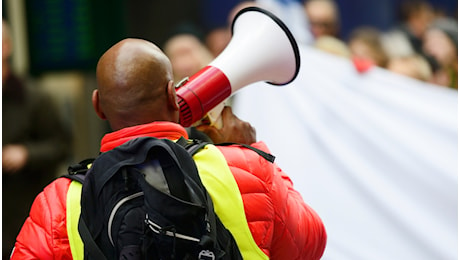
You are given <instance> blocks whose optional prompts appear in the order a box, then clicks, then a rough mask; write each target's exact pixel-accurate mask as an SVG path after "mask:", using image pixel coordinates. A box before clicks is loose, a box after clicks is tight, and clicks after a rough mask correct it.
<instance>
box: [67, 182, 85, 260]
mask: <svg viewBox="0 0 460 260" xmlns="http://www.w3.org/2000/svg"><path fill="white" fill-rule="evenodd" d="M81 188H82V184H81V183H79V182H78V181H72V182H71V183H70V186H69V190H68V191H67V201H66V208H67V212H66V214H67V216H66V220H67V235H68V237H69V245H70V251H71V252H72V259H83V254H84V252H83V241H82V240H81V237H80V234H79V233H78V219H79V218H80V197H81Z"/></svg>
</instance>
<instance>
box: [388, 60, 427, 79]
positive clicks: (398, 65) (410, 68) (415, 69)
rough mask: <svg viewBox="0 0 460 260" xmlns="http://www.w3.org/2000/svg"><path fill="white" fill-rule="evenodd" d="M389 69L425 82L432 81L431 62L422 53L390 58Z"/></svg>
mask: <svg viewBox="0 0 460 260" xmlns="http://www.w3.org/2000/svg"><path fill="white" fill-rule="evenodd" d="M387 69H388V70H389V71H392V72H394V73H398V74H401V75H405V76H408V77H411V78H414V79H417V80H420V81H424V82H430V81H431V79H432V77H433V74H432V72H431V67H430V64H429V63H428V61H427V60H426V59H425V58H424V57H423V56H422V55H420V54H412V55H408V56H399V57H393V58H390V59H389V61H388V64H387Z"/></svg>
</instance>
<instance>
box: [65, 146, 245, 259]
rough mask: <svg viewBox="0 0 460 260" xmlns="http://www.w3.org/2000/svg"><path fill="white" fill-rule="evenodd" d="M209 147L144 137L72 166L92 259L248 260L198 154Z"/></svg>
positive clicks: (81, 229)
mask: <svg viewBox="0 0 460 260" xmlns="http://www.w3.org/2000/svg"><path fill="white" fill-rule="evenodd" d="M204 145H206V143H205V142H200V141H196V140H195V141H193V142H190V141H188V140H185V139H183V138H181V139H179V141H178V142H177V143H175V142H173V141H170V140H167V139H157V138H153V137H141V138H136V139H133V140H131V141H128V142H127V143H125V144H123V145H121V146H119V147H116V148H115V149H113V150H110V151H107V152H105V153H102V154H100V155H99V156H98V157H97V158H96V159H94V161H93V160H85V161H82V162H80V163H79V164H76V165H72V166H70V167H69V175H67V176H66V177H68V178H71V179H74V180H78V181H80V182H82V183H83V187H82V197H81V215H80V220H79V224H78V229H79V232H80V236H81V238H82V240H83V243H84V255H85V259H98V260H100V259H242V256H241V253H240V252H239V250H238V246H237V244H236V242H235V240H234V238H233V236H232V234H231V233H230V232H229V231H228V230H227V229H226V228H225V227H224V226H223V224H222V223H221V221H220V220H219V218H218V217H217V215H216V214H215V213H214V209H213V203H212V200H211V198H210V196H209V195H208V193H207V192H206V189H205V187H204V186H203V184H202V182H201V180H200V177H199V175H198V171H197V168H196V165H195V162H194V161H193V158H192V156H191V155H193V154H194V153H195V152H197V151H198V150H199V149H201V148H202V147H203V146H204ZM88 163H92V166H91V167H90V169H89V170H87V168H88V167H87V165H88Z"/></svg>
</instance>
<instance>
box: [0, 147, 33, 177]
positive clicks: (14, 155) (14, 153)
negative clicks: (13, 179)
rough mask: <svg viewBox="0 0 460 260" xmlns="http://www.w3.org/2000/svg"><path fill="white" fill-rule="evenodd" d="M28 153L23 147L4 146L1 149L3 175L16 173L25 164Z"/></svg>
mask: <svg viewBox="0 0 460 260" xmlns="http://www.w3.org/2000/svg"><path fill="white" fill-rule="evenodd" d="M27 157H28V152H27V148H26V147H25V146H23V145H6V146H4V147H3V149H2V169H3V171H4V173H10V174H13V173H16V172H18V171H20V170H21V169H22V168H23V167H24V166H25V165H26V162H27Z"/></svg>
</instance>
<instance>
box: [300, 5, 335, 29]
mask: <svg viewBox="0 0 460 260" xmlns="http://www.w3.org/2000/svg"><path fill="white" fill-rule="evenodd" d="M304 10H305V14H306V15H307V19H308V21H309V24H310V30H311V33H312V34H313V37H315V38H319V37H321V36H332V37H336V38H339V37H340V36H339V33H340V13H339V8H338V6H337V4H336V2H335V1H334V0H306V1H305V2H304Z"/></svg>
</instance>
